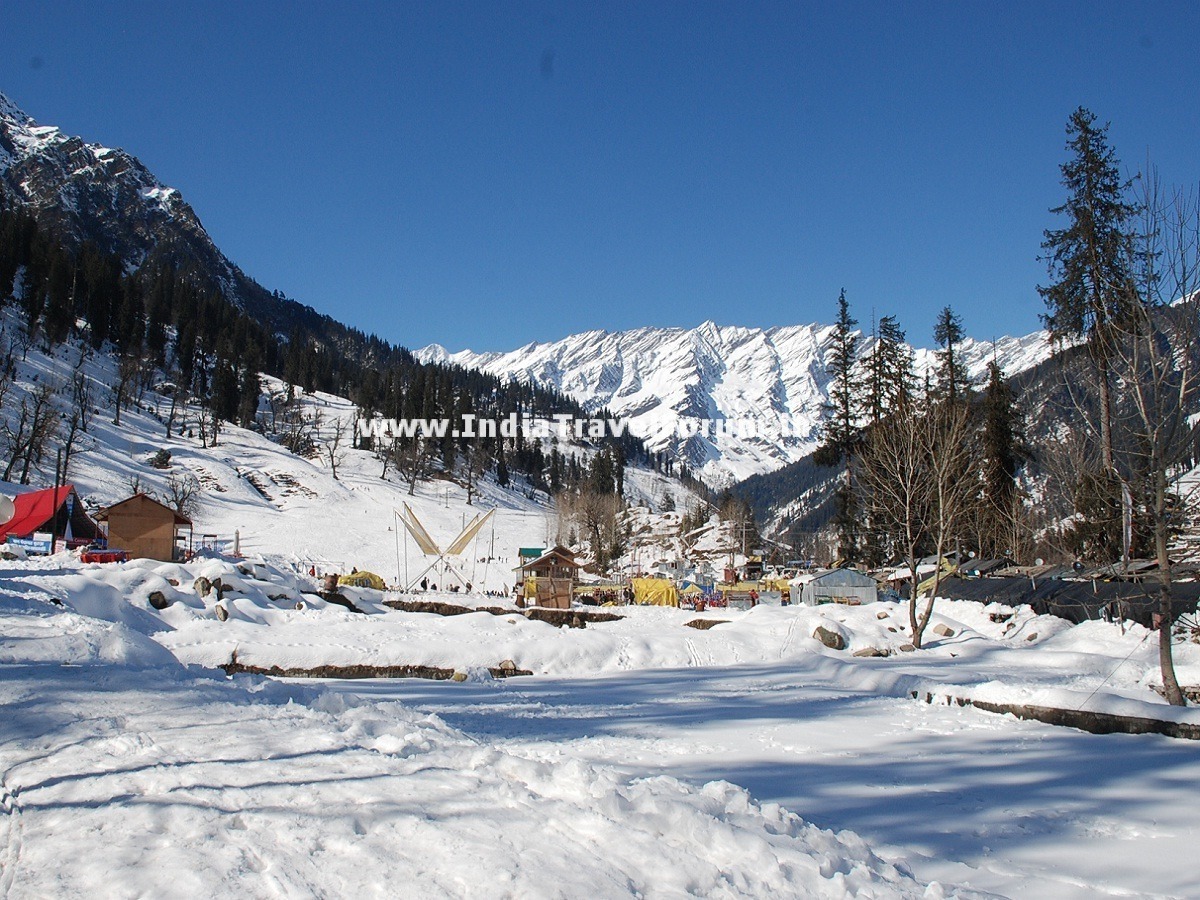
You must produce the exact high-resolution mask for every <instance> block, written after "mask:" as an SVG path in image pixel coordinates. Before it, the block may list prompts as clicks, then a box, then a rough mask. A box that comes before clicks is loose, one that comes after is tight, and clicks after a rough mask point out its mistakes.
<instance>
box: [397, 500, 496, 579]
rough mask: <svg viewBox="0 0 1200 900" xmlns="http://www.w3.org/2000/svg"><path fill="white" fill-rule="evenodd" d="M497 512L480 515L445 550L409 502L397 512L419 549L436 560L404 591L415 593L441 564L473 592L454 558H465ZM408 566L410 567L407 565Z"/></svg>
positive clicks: (447, 572)
mask: <svg viewBox="0 0 1200 900" xmlns="http://www.w3.org/2000/svg"><path fill="white" fill-rule="evenodd" d="M495 512H496V511H495V510H494V509H489V510H488V511H487V512H486V513H476V515H475V518H473V519H472V520H471V521H470V522H468V523H467V525H466V526H465V527H464V528H463V530H462V531H460V532H459V534H458V537H456V538H455V539H454V540H453V541H451V543H450V546H448V547H447V548H446V549H445V550H443V549H441V547H439V546H438V544H437V542H436V541H435V540H434V539H433V538H432V537H431V536H430V534H429V532H428V531H427V530H426V529H425V526H424V525H422V524H421V520H420V519H418V518H417V514H416V513H415V512H413V511H412V507H410V506H409V505H408V504H407V503H405V504H404V510H403V511H401V510H398V509H397V510H395V514H396V518H397V519H399V520H400V522H401V523H402V524H403V525H404V529H405V531H407V532H408V534H409V535H411V536H412V539H413V540H414V541H416V544H417V546H418V547H419V548H420V549H421V553H422V555H424V556H425V557H426V558H429V557H431V556H432V557H433V560H432V561H431V562H430V563H429V564H428V565H427V566H425V568H424V569H422V570H421V571H420V573H419V574H417V576H416V577H415V578H410V579H409V580H408V583H407V584H406V585H405V586H404V590H406V591H411V590H412V589H413V587H414V586H415V585H417V584H419V583H420V582H421V579H422V578H424V577H425V576H426V575H427V574H429V572H431V571H433V570H434V569H435V567H437V566H438V564H439V563H441V570H442V571H443V572H444V573H446V574H447V575H452V576H454V578H455V579H457V581H458V582H459V584H461V585H462V586H463V587H464V588H465V589H466V590H468V591H469V590H471V582H469V581H468V580H467V578H466V576H465V575H464V574H463V573H462V571H461V569H460V568H459V565H458V564H457V563H456V562H454V560H453V559H452V557H458V556H462V554H463V551H464V550H466V549H467V545H468V544H470V543H471V541H473V540H474V539H475V538H476V536H478V534H479V532H480V531H482V530H483V526H484V525H486V524H487V523H488V522H489V521H490V520H491V518H492V515H493V514H494V513H495ZM405 567H406V568H407V563H406V565H405Z"/></svg>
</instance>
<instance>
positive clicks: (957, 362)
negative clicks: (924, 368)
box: [933, 306, 971, 403]
mask: <svg viewBox="0 0 1200 900" xmlns="http://www.w3.org/2000/svg"><path fill="white" fill-rule="evenodd" d="M964 337H965V335H964V334H963V327H962V318H961V317H959V316H958V315H957V314H956V313H955V312H954V310H953V309H951V308H950V307H949V306H947V307H944V308H943V309H942V311H941V312H940V313H938V317H937V323H936V324H935V325H934V327H933V339H934V340H935V341H937V345H938V347H940V348H941V349H940V350H938V353H937V356H938V368H937V393H938V396H939V397H940V398H941V399H944V400H947V401H949V402H950V403H957V402H958V401H959V400H962V399H965V397H966V395H967V394H968V393H969V391H970V389H971V379H970V376H969V375H968V374H967V367H966V365H964V363H963V361H962V353H961V351H960V349H959V345H960V344H961V343H962V342H963V338H964Z"/></svg>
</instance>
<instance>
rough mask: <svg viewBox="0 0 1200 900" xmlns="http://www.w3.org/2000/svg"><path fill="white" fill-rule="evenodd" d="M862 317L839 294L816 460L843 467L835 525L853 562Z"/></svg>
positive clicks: (856, 534) (843, 294) (841, 551)
mask: <svg viewBox="0 0 1200 900" xmlns="http://www.w3.org/2000/svg"><path fill="white" fill-rule="evenodd" d="M857 324H858V320H857V319H855V318H854V317H853V316H852V315H850V304H849V302H847V300H846V291H845V289H843V290H842V292H841V293H840V294H839V295H838V314H837V319H836V321H835V322H834V332H833V348H832V352H831V355H830V361H829V373H830V375H831V376H832V381H831V383H830V388H829V402H828V403H827V404H825V411H826V414H827V416H828V418H826V420H825V425H824V427H823V429H822V432H823V434H822V437H823V440H822V442H821V446H820V447H818V448H817V452H816V454H815V455H814V457H813V458H814V460H815V461H816V463H817V464H818V465H823V466H842V467H843V474H842V483H841V484H840V485H839V487H838V491H837V513H836V515H835V524H836V527H837V531H838V542H839V545H840V546H839V554H840V556H841V557H842V559H843V560H846V561H850V560H853V559H856V558H857V556H858V549H859V548H858V543H859V539H858V538H859V529H858V516H857V512H856V509H855V500H854V489H853V474H852V472H853V455H854V444H855V441H856V440H857V437H858V433H859V424H860V410H861V408H862V397H861V387H862V383H861V379H860V378H859V374H858V341H859V335H858V332H857V331H855V330H854V326H855V325H857Z"/></svg>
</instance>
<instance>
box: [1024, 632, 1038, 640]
mask: <svg viewBox="0 0 1200 900" xmlns="http://www.w3.org/2000/svg"><path fill="white" fill-rule="evenodd" d="M1025 640H1027V641H1036V640H1037V632H1036V631H1035V632H1034V633H1033V634H1031V635H1029V637H1027V638H1025Z"/></svg>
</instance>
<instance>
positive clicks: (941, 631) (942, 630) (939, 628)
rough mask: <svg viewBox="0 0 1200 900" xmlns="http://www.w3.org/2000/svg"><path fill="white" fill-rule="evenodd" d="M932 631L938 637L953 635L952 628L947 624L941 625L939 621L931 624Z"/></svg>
mask: <svg viewBox="0 0 1200 900" xmlns="http://www.w3.org/2000/svg"><path fill="white" fill-rule="evenodd" d="M933 633H934V634H936V635H938V636H939V637H954V629H953V628H951V627H950V626H949V625H943V624H942V623H941V622H939V623H938V624H936V625H934V626H933Z"/></svg>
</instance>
